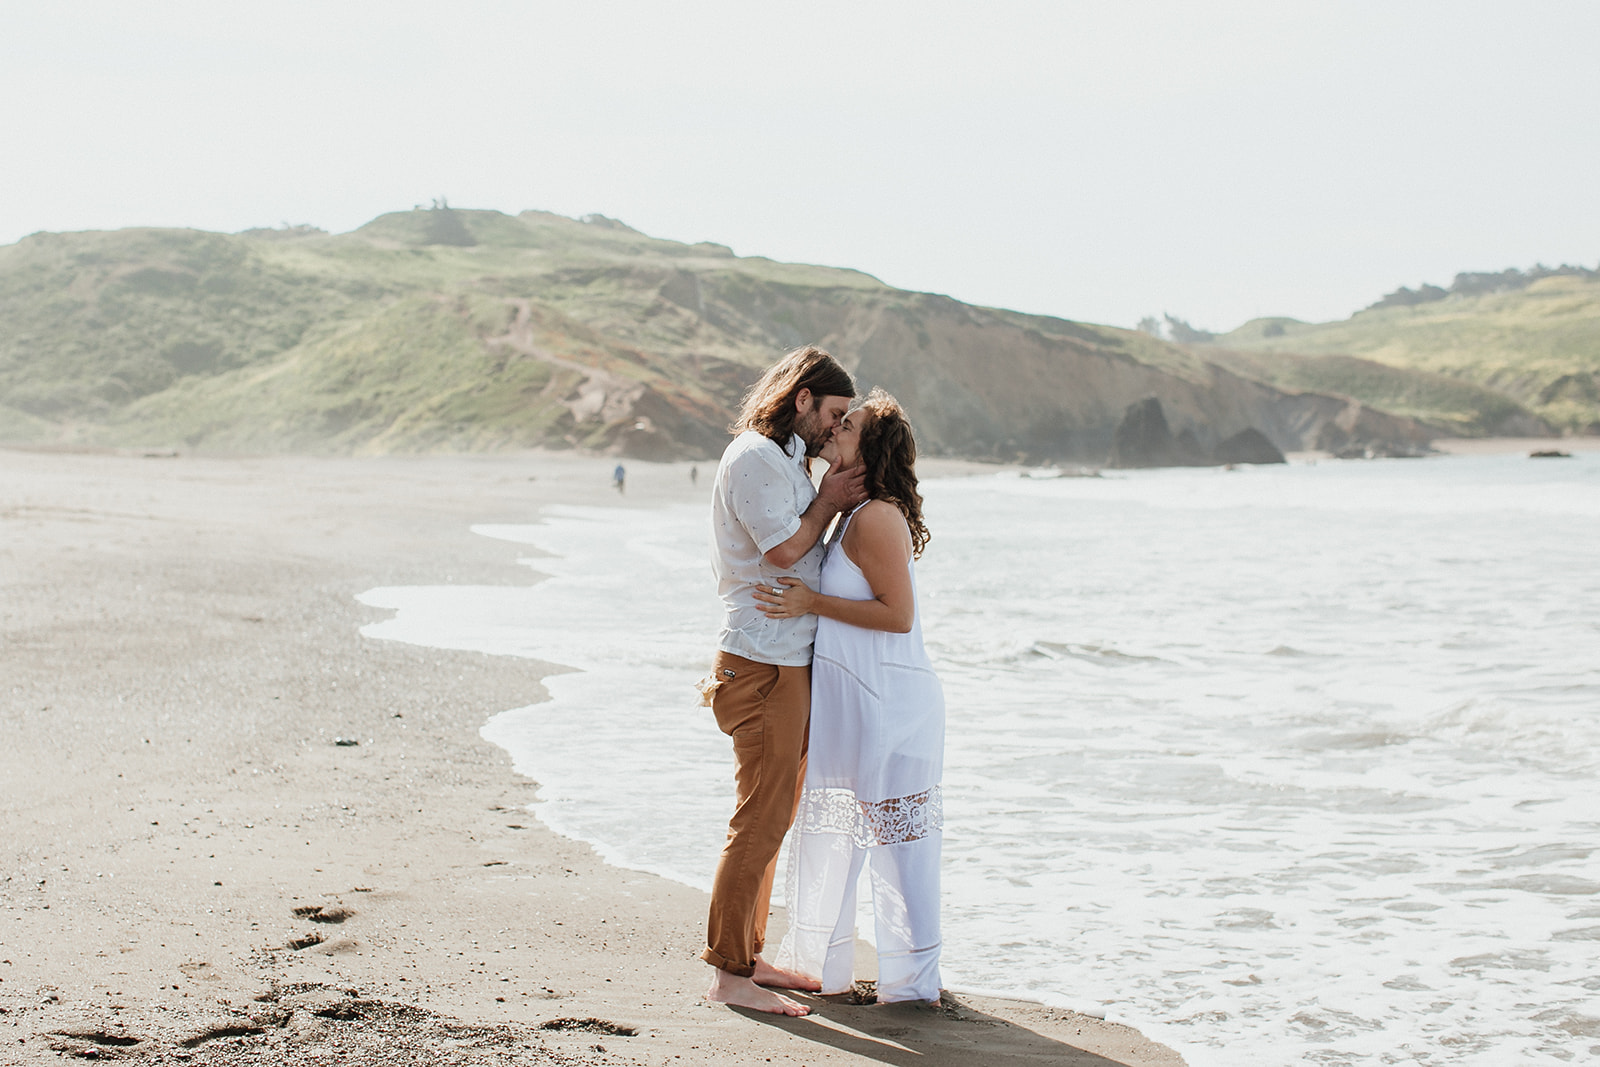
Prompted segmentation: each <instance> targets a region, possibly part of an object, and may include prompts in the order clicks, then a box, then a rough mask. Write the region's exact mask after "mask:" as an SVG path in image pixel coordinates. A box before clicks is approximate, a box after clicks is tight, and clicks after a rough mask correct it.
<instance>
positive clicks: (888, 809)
mask: <svg viewBox="0 0 1600 1067" xmlns="http://www.w3.org/2000/svg"><path fill="white" fill-rule="evenodd" d="M795 825H796V826H797V827H798V828H799V830H800V832H801V833H807V834H844V835H846V836H848V837H852V838H854V839H855V842H856V844H857V845H859V846H861V847H862V848H870V847H871V846H873V845H898V844H902V843H904V842H906V841H917V840H920V839H922V838H924V837H927V836H928V835H929V834H930V833H932V832H933V831H935V830H939V829H942V828H943V827H944V796H943V794H942V793H941V792H940V789H939V787H938V786H933V787H932V788H931V789H925V790H923V791H922V792H920V793H913V794H912V795H911V796H908V797H891V798H890V799H888V800H877V801H864V800H858V799H856V795H855V793H853V792H852V791H850V790H848V789H807V790H806V791H805V792H804V794H802V795H801V797H800V811H799V813H798V814H797V815H796V817H795Z"/></svg>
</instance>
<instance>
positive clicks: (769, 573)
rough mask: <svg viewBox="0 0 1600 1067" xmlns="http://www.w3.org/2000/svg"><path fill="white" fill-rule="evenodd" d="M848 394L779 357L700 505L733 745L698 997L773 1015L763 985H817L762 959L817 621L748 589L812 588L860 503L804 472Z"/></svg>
mask: <svg viewBox="0 0 1600 1067" xmlns="http://www.w3.org/2000/svg"><path fill="white" fill-rule="evenodd" d="M853 396H855V382H854V381H853V380H852V379H851V377H850V374H849V372H848V371H846V370H845V369H844V368H843V367H841V366H840V365H839V364H838V363H837V362H836V361H835V360H834V358H833V357H832V356H830V355H829V354H828V353H826V352H824V351H823V350H822V349H820V348H816V347H806V348H801V349H796V350H795V351H793V352H790V353H789V354H788V355H787V356H785V357H784V358H783V359H782V360H780V361H779V362H778V363H777V364H776V365H775V366H773V367H772V368H771V369H770V370H768V371H767V373H766V374H765V375H763V376H762V378H761V380H760V381H759V382H757V383H756V384H755V386H754V387H753V388H752V389H751V390H750V392H749V394H748V395H747V396H746V397H745V400H744V406H743V407H742V408H741V410H740V412H739V420H738V421H737V422H736V423H735V424H734V426H733V429H734V431H735V432H737V433H738V436H737V437H736V438H734V440H733V443H732V444H730V445H729V446H728V448H727V450H726V451H725V452H724V453H723V454H722V462H721V464H720V465H719V466H718V467H717V477H716V482H715V485H714V488H713V493H712V501H711V525H712V538H713V542H714V545H713V551H712V567H713V570H714V572H715V573H716V577H717V591H718V594H719V595H720V596H721V597H722V602H723V605H724V607H725V609H726V612H727V616H726V620H725V621H724V623H723V627H722V632H721V633H720V634H719V635H718V639H717V648H718V651H717V656H716V660H715V662H714V665H713V667H712V673H711V677H710V678H709V679H707V685H706V696H707V698H708V700H709V702H710V704H711V708H712V711H713V713H714V714H715V715H716V717H717V725H718V726H719V727H721V729H722V732H723V733H725V734H728V735H729V736H730V737H732V738H733V754H734V778H735V781H736V782H737V784H738V803H737V806H736V807H735V809H734V813H733V818H732V819H731V820H729V822H728V840H727V843H726V844H725V845H724V846H723V849H722V856H721V858H720V859H719V860H718V862H717V873H716V878H715V880H714V882H713V883H712V887H711V915H710V919H709V922H708V924H707V925H708V927H709V929H708V932H707V948H706V950H705V952H704V953H702V954H701V959H703V960H705V961H706V962H707V963H709V964H711V965H712V966H713V967H715V968H717V970H716V973H715V975H714V976H713V977H712V980H711V989H710V990H709V991H708V992H707V993H706V999H708V1000H712V1001H717V1002H719V1003H723V1004H737V1005H740V1006H742V1007H746V1008H754V1009H755V1010H757V1011H766V1012H772V1013H774V1014H781V1015H805V1014H807V1012H808V1009H807V1008H806V1007H805V1006H804V1005H802V1004H800V1003H799V1002H798V1001H795V1000H793V999H791V998H789V997H786V996H784V995H782V994H781V993H775V992H773V991H772V989H770V988H766V987H769V986H775V987H778V988H781V989H806V990H812V991H815V990H817V989H820V988H821V986H820V985H819V984H818V983H817V981H816V980H815V979H812V978H809V977H807V976H805V975H798V974H792V973H789V972H786V971H781V970H779V969H778V968H776V967H773V966H772V965H771V964H769V963H767V962H766V961H765V960H763V959H762V958H761V950H762V947H763V945H764V944H765V942H766V931H767V910H768V907H769V904H770V901H771V897H772V881H773V875H774V872H775V870H776V867H777V862H778V849H779V847H780V846H781V845H782V844H783V835H784V834H785V833H786V832H787V831H788V829H789V824H790V823H791V822H793V821H794V813H795V808H796V806H797V804H798V802H799V796H800V787H801V785H802V784H803V781H804V778H805V751H806V737H807V726H808V723H809V722H810V716H811V645H812V642H813V640H815V638H816V630H817V620H816V616H814V615H806V616H802V617H800V618H794V619H769V618H767V617H766V615H765V614H764V613H763V612H762V610H761V607H760V605H759V604H758V603H757V602H756V600H755V598H754V597H753V596H752V593H753V592H754V590H755V589H757V588H758V587H765V588H769V589H772V588H781V586H780V585H779V583H778V582H777V579H778V578H780V577H784V576H791V577H795V578H799V579H800V580H801V581H803V582H805V583H806V584H807V585H809V586H811V587H812V588H813V589H815V588H816V585H817V578H818V575H819V574H820V573H821V570H822V546H821V544H820V543H819V542H820V541H821V538H822V534H823V532H824V531H825V530H826V529H827V527H828V524H829V523H830V522H832V521H833V518H834V516H836V515H837V514H839V512H841V511H844V510H846V509H848V508H850V507H853V506H854V505H856V504H858V503H860V502H861V501H862V500H864V499H865V498H866V492H865V490H864V489H863V488H862V482H863V474H862V472H861V471H859V470H857V471H855V472H838V471H829V472H828V473H827V475H826V476H825V477H824V478H823V479H822V484H821V486H820V487H817V488H813V487H812V484H811V478H810V474H809V471H808V469H807V467H808V463H807V461H808V460H809V459H810V458H811V457H813V456H815V455H816V454H817V453H818V452H820V451H821V450H822V446H823V445H824V444H825V443H826V442H827V440H828V438H829V437H831V436H832V434H833V431H834V430H835V429H836V428H837V427H838V425H839V422H840V420H842V419H843V418H844V416H845V414H846V413H847V412H848V411H849V408H850V398H851V397H853Z"/></svg>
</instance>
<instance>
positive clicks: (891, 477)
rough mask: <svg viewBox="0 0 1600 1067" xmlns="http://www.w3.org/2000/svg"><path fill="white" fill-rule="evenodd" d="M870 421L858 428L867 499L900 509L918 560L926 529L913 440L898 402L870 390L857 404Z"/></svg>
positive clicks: (904, 414) (914, 554)
mask: <svg viewBox="0 0 1600 1067" xmlns="http://www.w3.org/2000/svg"><path fill="white" fill-rule="evenodd" d="M861 410H863V411H869V412H871V413H872V418H870V419H868V420H867V424H866V425H865V426H863V427H862V428H861V442H860V449H861V462H862V463H863V464H864V465H865V466H866V475H867V486H866V488H867V496H869V497H871V498H872V499H873V500H886V501H888V502H889V503H891V504H893V505H894V506H895V507H897V508H899V509H900V514H902V515H904V516H905V517H906V525H907V526H908V527H910V528H911V551H912V555H913V556H915V557H917V558H921V556H922V550H923V549H924V548H926V547H927V545H928V540H929V537H930V536H931V535H930V534H929V533H928V527H927V526H925V525H924V524H923V522H922V494H920V493H918V492H917V439H916V437H915V436H914V435H913V434H912V432H911V422H910V420H908V419H907V418H906V413H905V410H904V409H903V408H902V407H901V406H900V402H899V401H898V400H896V399H895V398H894V397H892V396H890V395H889V394H888V393H886V392H884V391H883V390H882V389H874V390H872V392H870V393H868V394H867V398H866V399H865V400H863V401H862V402H861Z"/></svg>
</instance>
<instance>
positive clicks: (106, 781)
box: [0, 450, 1182, 1067]
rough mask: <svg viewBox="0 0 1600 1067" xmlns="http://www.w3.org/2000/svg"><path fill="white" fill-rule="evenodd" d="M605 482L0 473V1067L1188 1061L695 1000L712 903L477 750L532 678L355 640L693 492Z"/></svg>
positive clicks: (985, 1005)
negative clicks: (0, 677)
mask: <svg viewBox="0 0 1600 1067" xmlns="http://www.w3.org/2000/svg"><path fill="white" fill-rule="evenodd" d="M612 464H613V461H610V460H602V459H594V458H582V457H573V456H561V455H518V456H499V457H460V458H437V457H436V458H411V459H401V458H386V459H311V458H288V457H274V458H256V459H238V458H227V459H222V458H197V457H189V456H182V455H179V456H174V455H168V454H151V455H145V454H141V453H136V452H135V453H121V454H112V453H68V452H38V451H22V450H0V530H3V532H4V536H3V537H0V622H3V627H4V685H3V687H0V695H3V699H0V715H3V720H0V721H3V723H4V735H3V736H4V740H5V744H4V746H3V749H0V781H3V782H4V789H3V791H0V797H3V805H0V811H3V813H4V815H3V817H4V825H5V836H4V840H5V847H6V850H7V854H6V861H5V876H4V880H3V882H0V894H3V897H4V902H5V914H4V916H3V919H0V921H3V924H4V925H3V927H0V1064H13V1063H15V1064H34V1063H60V1062H65V1061H70V1060H71V1059H73V1058H83V1059H125V1060H129V1061H132V1062H149V1063H169V1062H171V1063H177V1062H184V1063H193V1064H205V1063H261V1064H269V1063H270V1064H302V1063H304V1064H311V1063H324V1064H325V1063H342V1064H364V1063H385V1064H395V1063H430V1064H431V1063H460V1064H490V1063H493V1064H501V1063H557V1064H574V1063H597V1064H598V1063H607V1064H609V1063H628V1064H666V1063H713V1064H746V1063H765V1062H772V1063H792V1064H839V1063H887V1064H897V1065H898V1064H910V1063H918V1064H927V1065H930V1067H940V1065H952V1067H953V1065H957V1064H1000V1065H1006V1064H1037V1063H1062V1064H1074V1065H1098V1064H1125V1065H1130V1067H1146V1065H1150V1067H1154V1065H1163V1067H1165V1065H1173V1064H1180V1063H1181V1062H1182V1060H1181V1059H1180V1058H1179V1056H1178V1055H1177V1054H1175V1053H1174V1052H1172V1051H1171V1050H1169V1049H1166V1048H1164V1047H1162V1046H1159V1045H1155V1044H1153V1043H1151V1042H1149V1041H1146V1040H1145V1039H1144V1038H1143V1037H1142V1036H1141V1035H1140V1034H1139V1033H1137V1032H1136V1031H1134V1030H1131V1029H1129V1028H1127V1027H1125V1026H1121V1025H1118V1024H1116V1023H1107V1022H1103V1021H1100V1020H1096V1019H1092V1018H1088V1017H1085V1016H1082V1015H1076V1014H1074V1013H1072V1012H1068V1011H1064V1010H1059V1009H1051V1008H1045V1007H1041V1006H1039V1005H1035V1004H1028V1003H1023V1002H1017V1001H1007V1000H999V999H994V998H985V997H977V996H967V995H961V994H959V993H958V994H956V995H955V996H953V997H951V998H950V999H949V1000H948V1001H947V1002H946V1004H945V1006H944V1007H943V1008H941V1009H939V1010H933V1009H926V1008H909V1007H903V1006H897V1007H892V1008H891V1007H884V1006H876V1005H871V1006H869V1005H857V1004H849V1003H844V1002H841V1001H840V1000H838V999H832V998H829V999H816V1000H815V1001H814V1003H815V1006H816V1009H817V1010H816V1014H815V1015H814V1016H813V1017H811V1018H809V1019H805V1020H783V1019H775V1018H771V1017H765V1016H755V1015H753V1014H748V1013H741V1012H736V1011H733V1010H730V1009H727V1008H724V1007H718V1006H712V1005H708V1004H706V1003H704V1002H703V1001H702V1000H701V998H700V994H701V992H702V991H703V989H704V986H705V982H706V971H705V968H704V965H702V964H700V963H699V962H698V961H697V960H696V959H695V956H696V954H697V953H698V951H699V948H700V946H701V943H702V937H703V933H702V923H703V919H704V913H705V906H706V899H705V896H704V895H703V894H702V893H700V892H699V891H697V890H694V889H690V888H687V887H685V886H682V885H678V884H675V883H672V882H668V881H665V880H663V879H660V878H656V877H653V876H649V875H645V874H641V873H638V872H634V871H629V870H623V869H620V868H617V867H612V866H608V865H606V864H604V863H602V862H601V861H600V860H599V859H598V858H597V856H596V855H595V854H594V853H593V851H592V850H591V849H590V848H589V847H588V846H587V845H585V844H582V843H580V842H575V841H572V840H568V839H565V838H562V837H559V836H557V835H555V834H554V833H552V832H550V831H548V830H546V829H545V828H544V827H543V826H541V825H540V824H539V823H537V822H536V821H534V819H533V817H532V816H531V815H529V814H528V813H527V811H526V809H525V805H526V804H527V803H528V802H529V801H530V799H531V798H532V796H533V793H534V790H535V789H536V783H534V782H531V781H529V780H527V779H525V778H521V777H519V776H517V775H515V774H514V773H513V772H512V770H511V765H510V758H509V756H508V755H507V754H506V753H505V752H504V751H502V750H500V749H498V748H496V747H494V746H492V745H490V744H488V743H487V742H485V741H483V740H482V739H481V738H480V737H479V734H478V731H479V728H480V727H481V726H482V725H483V723H484V721H485V720H486V719H487V718H488V717H489V716H491V715H493V714H494V713H496V712H498V711H501V710H503V709H506V708H512V707H518V706H522V705H526V704H530V703H533V702H535V701H538V700H540V699H541V697H542V694H543V690H542V688H541V685H540V678H541V676H543V675H545V674H548V673H550V672H551V671H553V670H556V669H558V668H557V666H555V665H549V664H540V663H537V662H533V661H529V660H526V659H515V658H510V657H490V656H484V655H479V654H466V653H452V652H441V651H436V650H430V649H423V648H417V647H412V646H407V645H402V644H398V643H394V642H384V641H376V640H370V639H367V638H364V637H362V636H361V634H360V633H359V627H360V626H361V625H363V624H364V623H367V622H371V621H374V620H376V619H379V618H382V617H383V616H384V614H385V613H383V612H379V611H376V610H373V609H370V608H366V607H363V606H362V605H360V604H359V603H357V601H356V600H355V596H356V594H358V593H360V592H362V591H363V590H366V589H369V588H372V587H374V586H379V585H405V584H440V583H462V584H474V583H483V584H500V585H504V584H506V583H511V582H518V581H521V582H527V581H532V580H535V576H534V575H532V574H531V572H529V571H528V570H527V569H526V568H519V567H518V566H517V565H516V563H515V560H516V558H517V557H518V555H520V554H525V553H524V552H523V550H521V549H519V548H518V547H517V546H515V545H512V544H508V543H505V542H498V541H493V540H490V539H487V538H483V537H478V536H476V535H473V534H472V533H470V532H469V530H468V526H469V525H470V524H472V523H484V522H488V523H494V522H507V523H526V522H531V521H535V520H536V519H537V517H538V514H539V510H540V508H541V507H544V506H547V505H550V504H556V503H568V504H595V505H609V504H616V503H619V502H621V503H626V504H627V505H628V506H631V507H638V506H641V505H644V506H648V505H650V504H652V503H666V502H671V501H684V500H688V499H691V498H692V496H693V495H694V494H696V493H697V492H703V490H704V486H705V484H706V480H707V479H708V478H709V475H710V473H711V469H712V465H710V464H701V465H700V473H701V482H700V486H701V489H700V490H695V489H694V488H692V487H691V485H690V482H689V478H688V469H689V466H688V464H677V465H656V464H642V463H630V464H629V478H628V483H627V494H626V497H625V498H619V496H618V494H617V493H616V492H615V491H614V490H613V489H612V488H611V486H610V470H611V467H612ZM958 466H959V465H952V469H951V471H950V473H954V471H955V469H957V467H958ZM929 473H933V471H931V470H930V471H929ZM709 638H710V635H708V640H709Z"/></svg>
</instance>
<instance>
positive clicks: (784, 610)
mask: <svg viewBox="0 0 1600 1067" xmlns="http://www.w3.org/2000/svg"><path fill="white" fill-rule="evenodd" d="M843 547H844V550H845V552H846V553H848V554H849V556H850V558H851V559H852V560H854V561H855V564H856V566H857V567H860V568H861V574H862V576H863V577H865V578H866V579H867V585H868V586H870V587H871V589H872V597H873V598H872V599H871V600H846V599H844V598H842V597H836V596H823V595H822V594H821V593H819V592H817V591H816V590H814V589H811V588H810V587H808V586H807V585H806V584H805V583H804V582H802V581H800V580H799V579H798V578H780V579H778V581H780V582H782V583H783V585H784V586H786V587H787V588H786V589H785V590H784V592H783V594H782V595H781V596H775V595H773V594H772V593H769V592H766V591H765V590H759V589H758V590H757V591H756V594H755V596H756V599H757V600H758V601H760V602H761V606H762V610H763V611H765V612H766V613H767V615H768V616H769V617H770V618H774V619H790V618H795V617H798V616H800V615H821V616H823V617H825V618H829V619H835V620H837V621H839V622H844V623H849V624H850V625H851V626H859V627H861V628H862V629H864V630H886V631H888V632H890V633H900V634H903V633H906V632H907V631H909V630H910V629H911V623H912V620H913V619H914V618H915V617H916V593H915V591H914V590H913V589H912V585H911V572H910V570H909V568H907V566H906V564H907V563H909V562H910V561H911V530H910V529H909V528H908V527H907V526H906V520H905V516H903V515H901V514H900V509H899V508H897V507H895V506H894V505H893V504H889V503H886V502H884V501H881V500H874V501H871V502H869V503H868V504H866V505H865V506H863V507H862V509H861V510H860V511H858V512H856V515H855V518H854V519H852V520H851V522H850V526H849V528H848V529H847V530H845V536H844V545H843Z"/></svg>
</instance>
